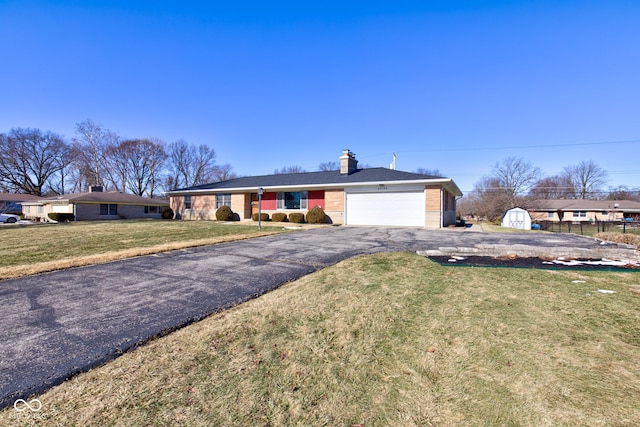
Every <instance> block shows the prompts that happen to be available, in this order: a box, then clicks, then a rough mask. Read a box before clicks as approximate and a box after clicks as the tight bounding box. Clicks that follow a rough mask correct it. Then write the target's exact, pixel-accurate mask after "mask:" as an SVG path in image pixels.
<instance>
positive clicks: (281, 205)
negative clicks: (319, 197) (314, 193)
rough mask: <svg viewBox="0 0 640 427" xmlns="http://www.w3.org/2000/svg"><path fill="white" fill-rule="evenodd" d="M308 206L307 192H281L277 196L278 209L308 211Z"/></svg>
mask: <svg viewBox="0 0 640 427" xmlns="http://www.w3.org/2000/svg"><path fill="white" fill-rule="evenodd" d="M308 204H309V196H308V193H307V192H306V191H279V192H278V193H277V195H276V208H277V209H307V208H308Z"/></svg>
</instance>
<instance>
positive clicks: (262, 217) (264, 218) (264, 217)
mask: <svg viewBox="0 0 640 427" xmlns="http://www.w3.org/2000/svg"><path fill="white" fill-rule="evenodd" d="M251 219H252V220H254V221H256V222H258V214H257V213H254V214H253V215H251ZM260 221H269V214H268V213H261V214H260Z"/></svg>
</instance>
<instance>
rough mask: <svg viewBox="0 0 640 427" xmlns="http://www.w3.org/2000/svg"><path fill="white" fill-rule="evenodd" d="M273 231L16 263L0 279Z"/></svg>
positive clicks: (261, 234) (254, 235)
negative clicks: (26, 263) (29, 262)
mask: <svg viewBox="0 0 640 427" xmlns="http://www.w3.org/2000/svg"><path fill="white" fill-rule="evenodd" d="M270 234H273V232H264V233H254V234H251V235H249V236H247V235H242V234H239V235H233V236H220V237H213V238H209V239H198V240H188V241H184V242H173V243H165V244H162V245H155V246H149V247H141V248H131V249H125V250H119V251H110V252H105V253H100V254H94V255H85V256H75V257H71V258H64V259H61V260H55V261H44V262H37V263H33V264H29V265H18V266H11V267H0V279H13V278H16V277H23V276H29V275H32V274H39V273H45V272H47V271H55V270H64V269H67V268H74V267H82V266H85V265H94V264H102V263H105V262H111V261H117V260H121V259H127V258H134V257H138V256H144V255H151V254H157V253H161V252H169V251H175V250H179V249H186V248H193V247H197V246H207V245H213V244H216V243H224V242H231V241H236V240H243V239H249V238H254V237H261V236H268V235H270Z"/></svg>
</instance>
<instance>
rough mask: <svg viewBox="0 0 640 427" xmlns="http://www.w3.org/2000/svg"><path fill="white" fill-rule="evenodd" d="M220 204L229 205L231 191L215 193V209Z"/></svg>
mask: <svg viewBox="0 0 640 427" xmlns="http://www.w3.org/2000/svg"><path fill="white" fill-rule="evenodd" d="M222 206H229V207H231V193H219V194H216V209H219V208H221V207H222Z"/></svg>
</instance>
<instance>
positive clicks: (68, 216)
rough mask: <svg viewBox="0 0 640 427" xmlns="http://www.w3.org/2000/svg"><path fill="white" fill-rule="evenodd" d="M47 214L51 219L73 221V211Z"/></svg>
mask: <svg viewBox="0 0 640 427" xmlns="http://www.w3.org/2000/svg"><path fill="white" fill-rule="evenodd" d="M47 216H48V217H49V219H51V220H53V221H56V222H69V221H73V214H72V213H60V212H49V213H48V214H47Z"/></svg>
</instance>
